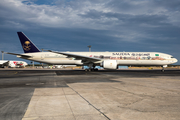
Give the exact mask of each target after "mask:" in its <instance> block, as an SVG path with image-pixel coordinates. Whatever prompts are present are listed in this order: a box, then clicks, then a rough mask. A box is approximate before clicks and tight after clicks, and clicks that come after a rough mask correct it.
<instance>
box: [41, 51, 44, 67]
mask: <svg viewBox="0 0 180 120" xmlns="http://www.w3.org/2000/svg"><path fill="white" fill-rule="evenodd" d="M43 50H44V49H43V48H42V49H41V51H42V52H43ZM42 67H43V63H42Z"/></svg>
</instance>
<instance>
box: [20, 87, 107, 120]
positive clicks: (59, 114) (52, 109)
mask: <svg viewBox="0 0 180 120" xmlns="http://www.w3.org/2000/svg"><path fill="white" fill-rule="evenodd" d="M38 119H43V120H77V119H86V120H87V119H89V120H107V118H106V117H105V116H103V115H102V114H101V113H100V112H99V111H98V110H96V109H95V108H94V107H93V106H91V105H90V104H89V103H88V102H87V101H86V100H84V99H83V98H82V97H81V96H80V95H78V93H76V92H75V91H73V90H72V89H71V88H68V87H67V88H36V89H35V91H34V94H33V97H32V98H31V101H30V103H29V106H28V108H27V111H26V113H25V115H24V117H23V118H22V120H38Z"/></svg>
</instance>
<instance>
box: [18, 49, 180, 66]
mask: <svg viewBox="0 0 180 120" xmlns="http://www.w3.org/2000/svg"><path fill="white" fill-rule="evenodd" d="M66 53H71V54H76V55H82V56H87V57H93V58H100V59H101V61H98V62H95V64H99V63H101V62H102V61H104V60H116V61H117V64H118V65H169V64H173V63H176V62H177V59H176V58H173V57H172V56H171V55H169V54H165V53H159V52H66ZM23 55H29V56H31V57H29V58H25V57H21V56H17V57H21V58H24V59H28V60H33V61H36V62H40V63H47V64H53V65H85V63H84V62H82V60H76V59H75V58H72V57H67V56H65V55H61V54H57V53H52V52H36V53H26V54H23Z"/></svg>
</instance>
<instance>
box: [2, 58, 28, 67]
mask: <svg viewBox="0 0 180 120" xmlns="http://www.w3.org/2000/svg"><path fill="white" fill-rule="evenodd" d="M26 65H28V64H27V63H26V62H24V61H12V60H10V61H9V60H0V67H1V68H4V67H5V66H7V67H25V66H26Z"/></svg>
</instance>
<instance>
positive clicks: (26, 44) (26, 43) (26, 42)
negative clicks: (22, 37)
mask: <svg viewBox="0 0 180 120" xmlns="http://www.w3.org/2000/svg"><path fill="white" fill-rule="evenodd" d="M23 49H24V50H25V51H29V50H30V49H31V45H30V42H29V41H25V43H24V45H23Z"/></svg>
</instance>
